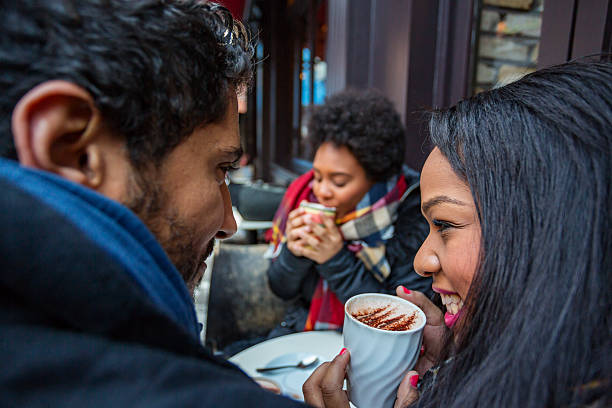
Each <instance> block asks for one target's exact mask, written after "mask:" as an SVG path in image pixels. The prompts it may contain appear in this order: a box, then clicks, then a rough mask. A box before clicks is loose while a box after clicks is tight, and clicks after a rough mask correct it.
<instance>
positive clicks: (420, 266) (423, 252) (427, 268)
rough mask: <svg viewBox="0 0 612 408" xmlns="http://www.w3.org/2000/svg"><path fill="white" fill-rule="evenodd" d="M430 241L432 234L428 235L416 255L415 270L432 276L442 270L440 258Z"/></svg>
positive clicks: (422, 274)
mask: <svg viewBox="0 0 612 408" xmlns="http://www.w3.org/2000/svg"><path fill="white" fill-rule="evenodd" d="M429 241H430V236H427V238H426V239H425V242H423V244H422V245H421V247H420V248H419V250H418V251H417V253H416V255H415V257H414V270H415V271H416V273H418V274H419V275H421V276H424V277H430V276H432V275H433V274H434V273H437V272H439V271H440V259H439V258H438V255H437V254H436V252H435V251H434V249H433V248H432V247H431V245H430V242H429Z"/></svg>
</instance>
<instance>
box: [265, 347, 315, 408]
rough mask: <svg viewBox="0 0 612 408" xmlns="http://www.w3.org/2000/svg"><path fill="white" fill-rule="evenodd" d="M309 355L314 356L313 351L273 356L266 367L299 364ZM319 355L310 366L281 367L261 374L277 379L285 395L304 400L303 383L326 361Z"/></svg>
mask: <svg viewBox="0 0 612 408" xmlns="http://www.w3.org/2000/svg"><path fill="white" fill-rule="evenodd" d="M308 356H312V353H305V352H298V353H287V354H283V355H280V356H278V357H276V358H273V359H272V360H270V361H269V362H268V364H266V365H265V366H264V367H275V366H280V365H290V364H297V363H299V362H300V360H302V359H303V358H305V357H308ZM317 357H318V358H319V360H318V361H317V362H316V363H315V364H313V365H312V366H310V367H307V368H280V369H278V370H274V371H269V372H266V373H261V376H262V377H267V378H270V379H272V380H274V381H276V382H277V383H278V384H279V385H280V387H281V392H282V393H283V394H284V395H286V396H288V397H291V398H293V399H297V400H300V401H303V400H304V394H302V385H303V384H304V382H305V381H306V380H307V379H308V377H310V374H312V372H313V371H314V370H315V369H316V368H317V367H318V366H320V365H321V364H322V363H323V362H324V360H323V358H322V357H321V356H317Z"/></svg>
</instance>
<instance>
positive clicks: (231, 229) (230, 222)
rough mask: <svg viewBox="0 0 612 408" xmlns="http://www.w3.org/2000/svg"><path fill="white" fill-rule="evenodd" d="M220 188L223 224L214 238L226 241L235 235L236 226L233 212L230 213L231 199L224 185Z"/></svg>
mask: <svg viewBox="0 0 612 408" xmlns="http://www.w3.org/2000/svg"><path fill="white" fill-rule="evenodd" d="M220 188H221V196H222V198H223V223H222V224H221V228H220V229H219V231H218V232H217V234H216V237H217V238H218V239H226V238H229V237H231V236H232V235H234V234H235V233H236V230H237V229H238V226H237V225H236V220H235V219H234V212H233V211H232V197H231V196H230V193H229V188H228V187H227V185H226V184H225V183H222V184H221V186H220Z"/></svg>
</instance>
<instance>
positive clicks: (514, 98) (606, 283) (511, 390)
mask: <svg viewBox="0 0 612 408" xmlns="http://www.w3.org/2000/svg"><path fill="white" fill-rule="evenodd" d="M430 131H431V139H432V141H433V144H434V145H435V146H437V147H438V148H439V149H440V150H441V151H442V153H443V154H444V155H445V156H446V157H447V159H448V160H449V161H450V163H451V165H452V167H453V169H454V171H455V172H456V173H457V174H458V175H459V177H461V178H462V179H464V180H465V181H466V182H467V184H468V185H469V186H470V188H471V191H472V194H473V197H474V202H475V203H476V207H477V209H478V212H479V217H480V223H481V228H482V241H481V257H480V265H479V268H478V270H477V272H476V275H475V278H474V281H473V283H472V286H471V287H470V291H469V294H468V296H467V299H466V305H465V308H466V310H465V311H464V316H465V318H466V320H465V322H463V323H465V324H462V325H461V328H462V329H461V330H460V333H458V335H457V338H456V344H455V345H454V346H455V347H456V348H455V352H456V354H455V356H454V358H453V359H452V360H451V361H450V362H449V363H448V364H446V365H445V366H443V368H442V369H441V370H440V372H439V374H438V378H437V383H436V385H435V388H434V389H433V390H432V391H431V392H428V393H424V394H423V395H422V396H421V399H420V401H419V402H418V405H419V406H427V407H474V406H481V407H544V406H555V407H556V406H581V405H583V404H585V403H588V402H589V401H593V400H595V401H597V402H598V403H599V404H603V405H605V406H610V405H609V404H610V403H612V396H611V395H612V392H611V388H612V384H611V383H610V381H611V379H612V377H611V372H612V347H611V345H612V319H611V318H610V317H609V316H610V313H611V312H612V286H611V283H612V279H611V276H610V275H611V272H612V262H611V259H612V220H611V211H612V201H611V185H612V179H611V167H612V154H611V153H612V148H611V147H612V64H609V63H606V62H592V61H591V62H587V61H583V62H573V63H567V64H563V65H559V66H555V67H551V68H548V69H543V70H540V71H537V72H535V73H532V74H530V75H528V76H526V77H524V78H522V79H521V80H519V81H517V82H514V83H512V84H509V85H507V86H504V87H502V88H498V89H494V90H491V91H488V92H484V93H481V94H478V95H476V96H474V97H472V98H470V99H467V100H464V101H462V102H460V103H458V104H457V105H456V106H454V107H452V108H450V109H446V110H441V111H437V112H434V113H433V115H432V118H431V123H430Z"/></svg>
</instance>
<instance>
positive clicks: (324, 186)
mask: <svg viewBox="0 0 612 408" xmlns="http://www.w3.org/2000/svg"><path fill="white" fill-rule="evenodd" d="M319 195H320V196H321V197H324V198H330V197H331V196H332V195H333V191H332V190H331V188H329V185H328V183H327V182H326V181H322V182H321V183H319Z"/></svg>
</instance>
